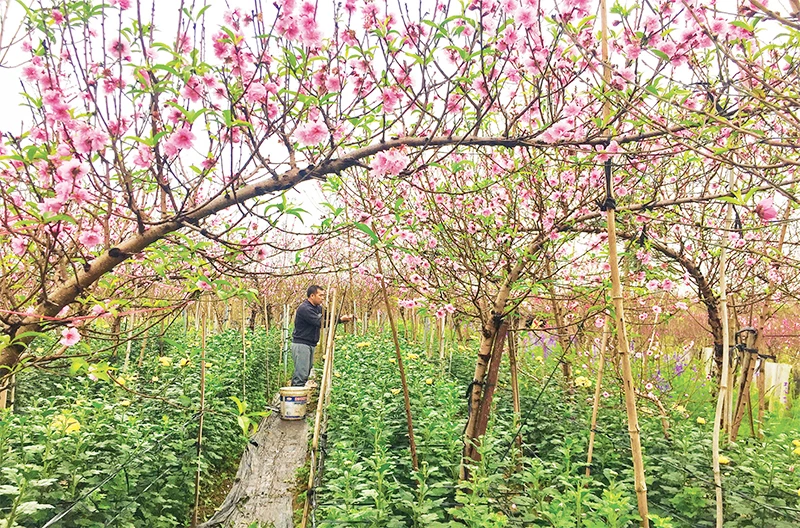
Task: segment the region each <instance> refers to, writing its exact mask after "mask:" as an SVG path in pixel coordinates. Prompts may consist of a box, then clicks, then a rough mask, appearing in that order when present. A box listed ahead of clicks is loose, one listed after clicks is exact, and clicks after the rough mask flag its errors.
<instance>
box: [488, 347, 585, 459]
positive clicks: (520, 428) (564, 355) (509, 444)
mask: <svg viewBox="0 0 800 528" xmlns="http://www.w3.org/2000/svg"><path fill="white" fill-rule="evenodd" d="M569 349H570V347H566V348H565V349H564V352H562V353H561V357H560V358H558V361H557V362H556V365H555V366H554V367H553V370H552V371H550V375H549V376H548V377H547V381H545V383H544V385H543V386H542V390H540V391H539V394H538V395H537V396H536V399H535V400H534V401H533V404H532V405H531V406H530V407H529V408H528V410H527V411H525V414H524V415H523V416H522V418H521V419H520V422H519V428H518V429H517V433H516V434H515V435H514V436H512V437H511V441H510V442H509V443H508V447H507V448H506V452H505V454H503V456H502V457H501V458H500V462H501V463H502V462H503V461H504V460H505V459H506V457H507V456H508V454H509V453H510V452H511V446H513V445H514V442H515V440H516V439H517V437H518V436H519V435H520V433H522V428H523V427H525V422H527V421H528V418H529V417H530V415H531V412H533V410H534V409H535V408H536V405H537V404H538V403H539V400H541V399H542V396H543V395H544V391H545V390H547V387H548V386H549V385H550V382H551V381H552V380H553V376H555V374H556V371H557V370H558V367H560V366H561V364H562V363H563V361H564V358H565V357H567V354H568V353H569Z"/></svg>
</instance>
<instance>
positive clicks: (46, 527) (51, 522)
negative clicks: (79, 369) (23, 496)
mask: <svg viewBox="0 0 800 528" xmlns="http://www.w3.org/2000/svg"><path fill="white" fill-rule="evenodd" d="M200 414H201V413H197V414H195V415H194V416H192V418H190V419H189V421H187V422H186V423H185V424H183V425H182V426H180V428H181V430H183V429H185V428H186V426H187V425H189V424H190V423H193V422H194V421H195V420H196V419H197V418H198V417H199V416H200ZM176 432H178V429H173V430H172V432H170V433H168V434H167V435H166V436H164V438H162V439H161V440H159V441H158V442H156V443H155V444H153V445H152V446H151V447H150V449H148V450H147V451H144V453H149V452H150V451H152V450H153V449H155V448H156V447H158V446H160V445H161V444H162V443H163V442H164V441H165V440H166V439H167V438H169V437H171V436H172V435H174V434H175V433H176ZM144 445H145V441H144V440H142V443H141V444H140V445H139V447H137V448H136V449H135V450H134V451H133V452H131V454H130V455H128V459H127V460H126V461H125V462H123V463H122V464H121V465H120V466H119V467H118V468H117V470H116V471H114V472H113V473H111V474H110V475H109V476H108V477H106V478H105V479H104V480H103V481H102V482H100V483H99V484H97V485H96V486H94V487H93V488H92V489H90V490H89V491H87V492H86V493H84V494H83V495H82V496H81V497H80V498H79V499H78V500H76V501H75V502H73V503H72V504H70V505H69V506H68V507H67V508H66V509H65V510H63V511H62V512H61V513H59V514H58V515H56V516H55V517H53V518H51V519H50V520H49V521H47V523H45V524H44V525H43V526H42V527H41V528H49V527H50V526H53V525H54V523H56V522H58V521H60V520H61V519H63V518H64V517H65V516H66V515H67V514H68V513H69V512H71V511H72V510H73V509H74V508H75V507H76V506H77V505H78V504H80V503H81V502H83V501H84V500H86V499H87V498H88V497H89V496H91V494H92V493H94V492H95V491H97V490H99V489H100V488H102V487H103V486H105V485H106V484H107V483H108V482H109V481H110V480H111V479H113V478H114V477H116V476H117V475H119V473H120V471H122V470H123V469H125V468H126V467H128V465H130V463H131V462H133V461H134V458H135V456H136V455H138V454H139V451H140V450H141V449H142V448H143V447H144Z"/></svg>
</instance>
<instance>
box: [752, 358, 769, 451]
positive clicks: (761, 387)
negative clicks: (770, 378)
mask: <svg viewBox="0 0 800 528" xmlns="http://www.w3.org/2000/svg"><path fill="white" fill-rule="evenodd" d="M766 362H767V360H766V359H765V358H758V365H757V366H756V374H754V375H757V376H758V377H756V387H757V388H758V421H757V422H756V432H757V435H758V437H759V438H761V437H762V436H764V432H763V431H762V430H761V424H763V423H764V411H766V409H767V387H766V379H765V374H766V368H765V366H764V365H765V364H766Z"/></svg>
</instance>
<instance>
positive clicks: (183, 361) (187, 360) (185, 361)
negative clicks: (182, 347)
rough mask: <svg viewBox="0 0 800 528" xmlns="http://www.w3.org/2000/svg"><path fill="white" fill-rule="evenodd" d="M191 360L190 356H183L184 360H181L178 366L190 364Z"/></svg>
mask: <svg viewBox="0 0 800 528" xmlns="http://www.w3.org/2000/svg"><path fill="white" fill-rule="evenodd" d="M189 361H190V359H189V358H183V359H182V360H180V362H179V363H178V366H180V367H185V366H186V365H188V364H189Z"/></svg>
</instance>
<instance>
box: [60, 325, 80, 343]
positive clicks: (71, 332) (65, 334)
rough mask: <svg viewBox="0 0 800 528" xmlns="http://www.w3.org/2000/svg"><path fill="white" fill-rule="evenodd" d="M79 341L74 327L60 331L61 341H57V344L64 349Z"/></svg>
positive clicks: (78, 335)
mask: <svg viewBox="0 0 800 528" xmlns="http://www.w3.org/2000/svg"><path fill="white" fill-rule="evenodd" d="M80 340H81V334H80V333H79V332H78V329H77V328H75V327H74V326H70V327H68V328H65V329H63V330H62V331H61V340H60V341H59V343H61V344H62V345H64V346H65V347H71V346H72V345H74V344H76V343H77V342H78V341H80Z"/></svg>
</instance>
